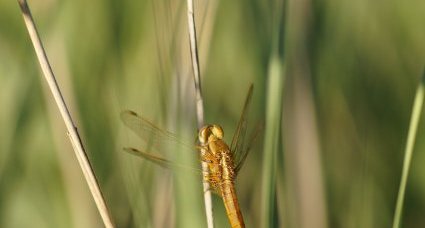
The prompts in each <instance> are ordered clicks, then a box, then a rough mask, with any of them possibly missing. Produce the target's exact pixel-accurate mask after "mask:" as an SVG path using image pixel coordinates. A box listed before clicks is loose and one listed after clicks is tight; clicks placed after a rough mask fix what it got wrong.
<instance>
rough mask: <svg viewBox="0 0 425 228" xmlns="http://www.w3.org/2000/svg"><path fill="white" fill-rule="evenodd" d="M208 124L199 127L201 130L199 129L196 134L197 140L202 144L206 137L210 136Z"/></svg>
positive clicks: (206, 139)
mask: <svg viewBox="0 0 425 228" xmlns="http://www.w3.org/2000/svg"><path fill="white" fill-rule="evenodd" d="M209 128H210V126H209V125H207V126H204V127H202V128H201V130H199V134H198V140H199V142H200V143H202V144H204V143H206V142H207V141H208V137H209V136H210V134H211V133H210V129H209Z"/></svg>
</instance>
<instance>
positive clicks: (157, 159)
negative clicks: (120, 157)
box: [124, 147, 202, 174]
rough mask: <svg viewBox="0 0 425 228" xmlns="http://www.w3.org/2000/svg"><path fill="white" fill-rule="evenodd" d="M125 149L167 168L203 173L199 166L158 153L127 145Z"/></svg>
mask: <svg viewBox="0 0 425 228" xmlns="http://www.w3.org/2000/svg"><path fill="white" fill-rule="evenodd" d="M124 150H125V151H126V152H128V153H130V154H133V155H136V156H138V157H141V158H143V159H146V160H148V161H150V162H153V163H154V164H156V165H159V166H161V167H162V168H166V169H169V168H178V169H181V170H186V171H191V172H193V173H196V174H201V173H202V171H201V170H200V169H198V168H193V167H190V166H187V165H181V164H177V163H175V162H172V161H169V160H167V159H165V158H164V157H162V156H159V155H156V154H153V153H148V152H144V151H141V150H138V149H136V148H132V147H125V148H124Z"/></svg>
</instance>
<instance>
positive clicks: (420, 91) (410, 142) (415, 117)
mask: <svg viewBox="0 0 425 228" xmlns="http://www.w3.org/2000/svg"><path fill="white" fill-rule="evenodd" d="M424 84H425V72H423V73H422V78H421V79H420V81H419V85H418V88H417V89H416V94H415V100H414V102H413V108H412V115H411V117H410V125H409V133H408V135H407V142H406V149H405V151H404V160H403V170H402V173H401V181H400V188H399V190H398V195H397V204H396V208H395V213H394V220H393V228H398V227H400V223H401V216H402V212H403V203H404V197H405V194H406V185H407V178H408V176H409V171H410V164H411V162H412V156H413V147H414V144H415V141H416V132H417V131H418V125H419V117H420V116H421V113H422V106H423V103H424V89H425V88H424Z"/></svg>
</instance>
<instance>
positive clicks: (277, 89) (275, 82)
mask: <svg viewBox="0 0 425 228" xmlns="http://www.w3.org/2000/svg"><path fill="white" fill-rule="evenodd" d="M283 81H284V76H283V69H282V65H281V59H280V58H279V57H278V56H277V55H275V56H273V57H272V58H271V60H270V66H269V81H268V85H267V91H268V92H267V104H266V130H265V135H264V150H263V151H264V152H263V153H264V158H263V171H262V173H263V178H262V179H263V182H262V200H261V202H262V205H261V206H262V207H261V208H262V210H261V212H262V214H261V218H262V221H261V227H274V224H273V221H274V217H275V216H274V211H275V206H276V205H275V201H276V200H275V195H276V194H275V192H276V158H277V153H278V149H279V141H280V140H279V139H280V135H279V133H280V129H281V124H280V121H281V116H282V115H281V113H282V107H281V104H282V91H283Z"/></svg>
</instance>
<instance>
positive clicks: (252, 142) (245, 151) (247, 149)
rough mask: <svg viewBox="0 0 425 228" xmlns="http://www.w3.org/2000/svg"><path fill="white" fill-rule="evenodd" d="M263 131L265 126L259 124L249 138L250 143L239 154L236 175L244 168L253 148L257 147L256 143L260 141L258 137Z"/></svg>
mask: <svg viewBox="0 0 425 228" xmlns="http://www.w3.org/2000/svg"><path fill="white" fill-rule="evenodd" d="M262 131H263V124H257V127H256V128H255V130H254V131H253V132H252V133H251V136H250V137H249V141H248V143H247V145H246V147H244V148H243V150H242V151H241V152H240V153H239V154H240V156H239V158H238V159H237V160H236V162H235V164H236V165H235V173H236V174H237V173H238V172H239V170H240V169H241V168H242V166H243V164H244V162H245V159H246V158H247V157H248V154H249V152H250V151H251V149H252V146H253V145H255V143H256V142H257V140H258V136H259V135H260V134H261V132H262Z"/></svg>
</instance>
